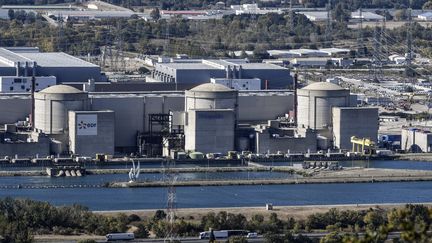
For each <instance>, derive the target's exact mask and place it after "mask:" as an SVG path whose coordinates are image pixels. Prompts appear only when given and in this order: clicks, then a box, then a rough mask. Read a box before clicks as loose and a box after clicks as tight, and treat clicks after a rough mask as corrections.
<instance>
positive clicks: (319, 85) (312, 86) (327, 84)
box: [303, 82, 345, 90]
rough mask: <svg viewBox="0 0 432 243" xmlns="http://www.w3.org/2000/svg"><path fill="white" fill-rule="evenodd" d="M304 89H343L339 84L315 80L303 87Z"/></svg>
mask: <svg viewBox="0 0 432 243" xmlns="http://www.w3.org/2000/svg"><path fill="white" fill-rule="evenodd" d="M303 89H304V90H345V89H344V88H342V87H341V86H339V85H337V84H334V83H330V82H316V83H313V84H309V85H308V86H306V87H304V88H303Z"/></svg>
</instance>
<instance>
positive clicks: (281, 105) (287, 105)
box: [238, 94, 294, 122]
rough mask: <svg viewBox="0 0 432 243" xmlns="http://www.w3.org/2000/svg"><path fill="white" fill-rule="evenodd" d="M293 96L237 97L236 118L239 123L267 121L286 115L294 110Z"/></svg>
mask: <svg viewBox="0 0 432 243" xmlns="http://www.w3.org/2000/svg"><path fill="white" fill-rule="evenodd" d="M293 107H294V95H293V94H288V95H268V96H258V95H250V96H249V95H248V96H243V95H241V96H239V99H238V117H239V121H240V122H247V121H267V120H272V119H275V118H276V117H277V116H283V115H284V114H288V113H289V111H290V110H293V109H294V108H293Z"/></svg>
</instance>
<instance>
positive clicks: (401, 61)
mask: <svg viewBox="0 0 432 243" xmlns="http://www.w3.org/2000/svg"><path fill="white" fill-rule="evenodd" d="M389 60H390V61H391V62H394V63H395V64H397V65H403V64H405V62H406V58H405V57H403V56H400V55H396V54H395V55H391V56H389Z"/></svg>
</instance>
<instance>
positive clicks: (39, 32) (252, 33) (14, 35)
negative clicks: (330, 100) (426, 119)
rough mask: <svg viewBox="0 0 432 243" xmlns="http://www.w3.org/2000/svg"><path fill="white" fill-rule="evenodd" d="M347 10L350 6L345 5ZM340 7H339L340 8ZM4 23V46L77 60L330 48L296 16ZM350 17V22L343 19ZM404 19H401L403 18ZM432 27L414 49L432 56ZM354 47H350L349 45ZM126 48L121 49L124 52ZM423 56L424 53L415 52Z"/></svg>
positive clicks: (401, 33) (393, 33) (350, 33)
mask: <svg viewBox="0 0 432 243" xmlns="http://www.w3.org/2000/svg"><path fill="white" fill-rule="evenodd" d="M345 5H346V4H345ZM338 6H340V5H338ZM9 16H10V18H11V20H0V45H2V46H26V45H27V46H38V47H40V48H41V49H42V50H44V51H65V52H68V53H70V54H73V55H78V56H81V55H87V54H88V53H90V54H92V55H99V54H100V53H101V51H102V50H103V47H104V46H113V48H114V49H122V50H124V51H133V52H139V53H142V54H162V53H166V54H175V53H185V54H189V55H190V56H192V57H224V56H226V55H227V53H229V52H231V51H241V50H244V51H253V52H254V54H255V56H256V58H258V59H259V58H267V56H266V55H267V54H266V50H268V49H292V48H319V47H323V46H326V45H327V44H329V43H327V42H326V41H327V39H326V38H325V26H324V25H320V24H315V23H312V22H310V21H309V20H308V19H307V18H305V17H304V16H303V15H295V18H294V24H293V25H291V22H290V20H289V16H288V15H284V14H266V15H258V16H257V15H241V16H235V15H231V16H225V17H224V18H223V19H219V20H208V21H189V20H185V19H183V18H175V19H172V20H169V21H167V20H165V19H160V20H159V21H156V22H147V21H144V20H142V19H139V18H138V17H136V16H135V17H134V18H131V19H107V20H103V21H88V22H86V23H84V24H79V25H75V24H73V23H71V22H68V23H66V24H65V25H64V26H63V28H62V29H59V28H58V27H53V26H50V25H49V24H48V23H46V22H45V21H44V20H42V19H41V18H39V17H38V16H34V15H32V14H25V13H23V12H21V11H17V12H13V11H11V12H10V14H9ZM344 16H345V17H344ZM347 16H348V12H346V7H344V6H341V7H337V8H336V9H335V10H334V17H335V20H336V21H335V22H334V23H333V26H332V36H331V38H332V39H333V40H334V41H336V42H340V40H346V41H344V42H343V44H344V45H345V46H346V47H350V46H355V45H356V40H357V38H358V35H359V34H358V31H357V30H352V29H349V28H348V26H347V25H348V23H347V22H345V21H346V19H347ZM401 16H402V15H401ZM406 29H407V28H406V26H403V27H400V28H395V29H391V30H387V32H386V35H387V36H388V38H389V39H390V41H389V42H388V43H389V45H390V48H389V49H390V51H392V50H401V48H400V47H401V46H400V45H401V44H403V43H404V40H405V38H406ZM373 32H374V28H371V27H367V28H364V31H363V36H364V39H365V43H366V45H367V46H372V38H373ZM431 37H432V28H431V27H429V26H426V27H424V26H421V25H419V24H414V28H413V40H414V46H415V47H416V48H420V49H421V50H422V51H424V52H425V53H432V46H431V45H430V41H429V40H430V39H431ZM350 43H351V44H350ZM120 45H121V47H120ZM415 51H416V52H418V51H419V50H415Z"/></svg>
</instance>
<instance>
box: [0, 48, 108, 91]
mask: <svg viewBox="0 0 432 243" xmlns="http://www.w3.org/2000/svg"><path fill="white" fill-rule="evenodd" d="M31 76H35V77H36V81H37V82H36V83H37V87H36V89H37V90H38V89H39V90H40V89H43V88H45V87H49V86H51V85H52V83H53V81H55V83H57V84H61V83H67V82H87V81H88V80H89V79H94V80H95V81H96V82H98V81H106V77H105V76H104V75H103V74H102V73H101V69H100V67H99V66H97V65H94V64H92V63H89V62H86V61H83V60H81V59H79V58H76V57H73V56H70V55H68V54H66V53H63V52H39V49H38V48H31V47H23V48H18V47H12V48H0V77H4V78H2V91H5V92H11V91H12V92H14V91H16V87H13V86H11V85H9V81H8V80H9V79H11V78H13V77H15V78H17V80H18V79H19V78H24V79H22V80H21V81H27V80H28V78H26V77H31ZM26 83H27V84H24V83H21V84H19V91H20V92H25V91H27V90H28V89H29V88H30V87H29V85H28V82H26ZM3 85H5V87H3ZM6 86H7V87H6ZM21 87H22V88H21ZM12 88H13V89H12ZM11 89H12V90H11Z"/></svg>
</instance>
